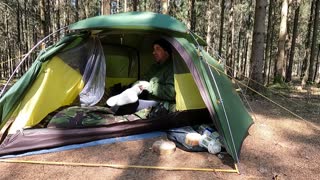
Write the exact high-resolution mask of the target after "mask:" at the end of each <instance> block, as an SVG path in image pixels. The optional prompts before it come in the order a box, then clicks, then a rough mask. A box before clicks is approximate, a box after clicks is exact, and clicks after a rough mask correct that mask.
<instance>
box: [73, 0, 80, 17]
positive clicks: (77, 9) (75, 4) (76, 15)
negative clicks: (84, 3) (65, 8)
mask: <svg viewBox="0 0 320 180" xmlns="http://www.w3.org/2000/svg"><path fill="white" fill-rule="evenodd" d="M74 7H75V10H76V12H75V21H76V22H78V21H79V2H78V0H74Z"/></svg>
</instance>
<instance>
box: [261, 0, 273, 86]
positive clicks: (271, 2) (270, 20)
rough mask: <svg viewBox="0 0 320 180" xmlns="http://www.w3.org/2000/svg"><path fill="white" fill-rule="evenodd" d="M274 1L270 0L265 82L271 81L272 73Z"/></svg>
mask: <svg viewBox="0 0 320 180" xmlns="http://www.w3.org/2000/svg"><path fill="white" fill-rule="evenodd" d="M273 1H274V0H270V2H269V7H268V8H269V10H268V27H267V42H266V51H265V61H264V62H265V63H264V71H263V77H262V78H263V81H264V82H265V84H268V83H269V74H270V66H271V63H270V61H269V59H271V57H270V55H269V49H271V47H272V36H271V34H272V29H271V28H272V23H271V22H272V20H273V17H272V14H273V13H272V12H273V6H274V5H273Z"/></svg>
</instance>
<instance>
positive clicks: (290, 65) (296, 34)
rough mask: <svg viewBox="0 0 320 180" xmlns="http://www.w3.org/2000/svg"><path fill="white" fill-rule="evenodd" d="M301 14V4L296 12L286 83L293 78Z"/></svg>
mask: <svg viewBox="0 0 320 180" xmlns="http://www.w3.org/2000/svg"><path fill="white" fill-rule="evenodd" d="M299 14H300V4H299V3H298V4H297V8H296V10H295V12H294V21H293V32H292V42H291V49H290V56H289V63H288V68H287V72H286V80H285V81H286V82H290V81H291V76H292V65H293V59H294V52H295V48H296V39H297V36H298V25H299Z"/></svg>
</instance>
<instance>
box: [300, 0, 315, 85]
mask: <svg viewBox="0 0 320 180" xmlns="http://www.w3.org/2000/svg"><path fill="white" fill-rule="evenodd" d="M314 6H315V0H313V1H312V2H311V9H310V16H309V21H308V29H307V36H306V43H305V53H304V59H303V63H302V70H301V72H302V73H301V77H302V80H301V86H302V87H304V86H305V85H306V83H307V80H308V75H309V67H310V61H309V60H310V58H309V57H310V56H309V55H310V46H311V39H310V37H311V31H312V29H311V28H312V25H313V21H312V20H313V16H314Z"/></svg>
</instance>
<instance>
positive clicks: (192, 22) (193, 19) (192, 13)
mask: <svg viewBox="0 0 320 180" xmlns="http://www.w3.org/2000/svg"><path fill="white" fill-rule="evenodd" d="M189 7H190V9H189V18H190V19H189V24H188V28H189V29H190V31H192V32H195V30H196V8H195V0H189Z"/></svg>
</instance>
